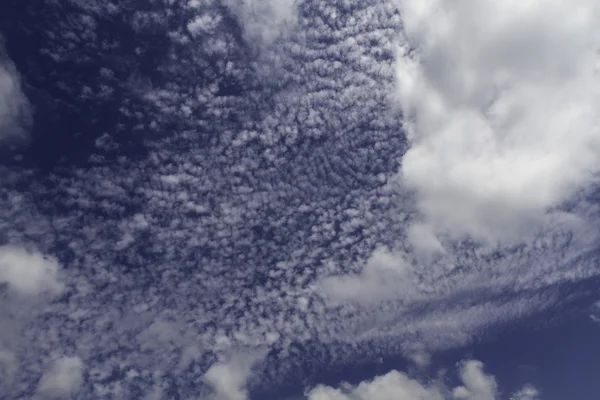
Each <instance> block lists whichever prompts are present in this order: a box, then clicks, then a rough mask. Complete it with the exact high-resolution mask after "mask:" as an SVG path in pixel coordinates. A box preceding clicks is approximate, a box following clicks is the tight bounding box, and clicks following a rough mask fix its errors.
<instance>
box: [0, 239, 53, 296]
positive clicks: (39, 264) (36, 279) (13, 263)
mask: <svg viewBox="0 0 600 400" xmlns="http://www.w3.org/2000/svg"><path fill="white" fill-rule="evenodd" d="M58 270H59V264H58V262H57V261H56V260H55V259H53V258H49V257H45V256H44V255H42V254H41V253H38V252H31V251H27V250H25V249H23V248H20V247H16V246H10V245H8V246H1V247H0V282H4V283H7V284H8V285H9V287H10V288H11V289H13V290H15V291H16V292H18V293H20V294H24V295H30V296H32V295H37V294H41V293H43V292H49V293H53V294H57V293H60V292H61V291H62V289H63V285H62V283H61V282H60V281H59V279H58Z"/></svg>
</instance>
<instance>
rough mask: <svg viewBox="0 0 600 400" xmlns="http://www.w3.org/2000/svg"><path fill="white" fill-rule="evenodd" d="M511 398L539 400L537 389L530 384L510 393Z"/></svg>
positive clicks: (516, 399) (514, 399)
mask: <svg viewBox="0 0 600 400" xmlns="http://www.w3.org/2000/svg"><path fill="white" fill-rule="evenodd" d="M512 398H513V400H540V397H539V391H538V390H537V389H536V388H535V387H533V386H531V385H526V386H525V387H524V388H523V389H521V390H519V391H517V392H516V393H515V394H513V395H512Z"/></svg>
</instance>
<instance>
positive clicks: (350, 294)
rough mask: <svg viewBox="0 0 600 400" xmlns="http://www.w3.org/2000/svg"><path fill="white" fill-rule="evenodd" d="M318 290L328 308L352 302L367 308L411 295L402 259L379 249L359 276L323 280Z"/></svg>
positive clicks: (407, 268) (408, 271)
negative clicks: (329, 305) (329, 303)
mask: <svg viewBox="0 0 600 400" xmlns="http://www.w3.org/2000/svg"><path fill="white" fill-rule="evenodd" d="M318 290H319V292H320V293H322V294H323V295H325V296H326V297H327V298H328V300H329V301H330V302H331V303H332V304H335V303H337V302H353V301H357V302H360V303H362V304H368V303H376V302H379V301H382V300H385V299H388V298H399V297H400V298H406V297H409V296H411V295H413V296H414V295H415V288H414V282H413V276H412V274H411V266H410V265H409V264H408V261H407V260H406V259H405V256H404V255H403V254H400V253H395V252H391V251H390V250H388V249H386V248H382V247H380V248H377V249H375V251H374V252H373V254H372V255H371V257H370V258H369V259H368V260H367V262H366V264H365V267H364V268H363V270H362V272H361V273H360V274H358V275H341V276H332V277H328V278H325V279H323V280H322V281H321V282H320V283H319V285H318Z"/></svg>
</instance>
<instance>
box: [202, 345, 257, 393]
mask: <svg viewBox="0 0 600 400" xmlns="http://www.w3.org/2000/svg"><path fill="white" fill-rule="evenodd" d="M263 355H264V353H263V352H249V353H243V354H236V355H235V356H233V357H231V358H230V359H228V360H224V361H220V362H218V363H216V364H213V365H212V366H211V367H210V368H209V369H208V371H206V373H205V374H204V380H205V381H206V382H207V383H208V384H209V385H210V386H211V387H212V389H213V391H214V396H215V400H246V399H247V398H248V392H247V390H246V383H247V381H248V378H249V377H250V375H251V373H252V370H251V368H252V366H253V365H254V364H255V363H256V362H257V361H258V360H259V359H260V358H262V357H263Z"/></svg>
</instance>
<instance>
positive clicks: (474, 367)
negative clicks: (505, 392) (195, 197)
mask: <svg viewBox="0 0 600 400" xmlns="http://www.w3.org/2000/svg"><path fill="white" fill-rule="evenodd" d="M460 378H461V380H462V381H463V386H458V387H457V388H455V389H454V391H453V395H454V398H456V399H465V400H469V399H470V400H494V399H495V398H496V394H497V392H498V385H497V384H496V380H495V379H494V377H493V376H491V375H487V374H485V373H484V372H483V363H482V362H480V361H475V360H471V361H467V362H465V363H463V365H462V366H461V370H460Z"/></svg>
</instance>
